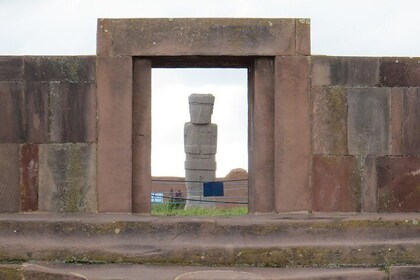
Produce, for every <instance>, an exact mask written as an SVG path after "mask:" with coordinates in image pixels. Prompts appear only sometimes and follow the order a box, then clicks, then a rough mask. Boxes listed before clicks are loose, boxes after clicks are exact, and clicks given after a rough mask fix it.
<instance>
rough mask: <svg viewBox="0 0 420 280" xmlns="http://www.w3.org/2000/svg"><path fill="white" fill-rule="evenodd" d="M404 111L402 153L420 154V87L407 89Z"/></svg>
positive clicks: (404, 96) (404, 95)
mask: <svg viewBox="0 0 420 280" xmlns="http://www.w3.org/2000/svg"><path fill="white" fill-rule="evenodd" d="M419 75H420V74H419ZM402 112H403V113H402V143H401V148H402V153H403V154H405V155H420V87H417V88H408V89H406V90H405V92H404V94H403V107H402Z"/></svg>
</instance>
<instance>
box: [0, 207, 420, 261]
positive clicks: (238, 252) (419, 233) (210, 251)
mask: <svg viewBox="0 0 420 280" xmlns="http://www.w3.org/2000/svg"><path fill="white" fill-rule="evenodd" d="M419 218H420V214H398V215H397V214H394V215H377V214H376V215H349V214H341V215H339V214H335V215H324V214H312V215H307V214H306V215H305V214H286V215H260V216H245V217H234V218H233V217H230V218H221V217H219V218H210V217H207V218H194V217H165V218H161V217H160V218H157V217H150V216H137V215H111V214H97V215H51V214H30V215H28V214H25V215H0V261H1V262H31V261H47V262H57V261H58V262H65V263H89V264H94V263H104V264H109V263H134V264H142V263H152V264H168V265H173V264H181V265H206V266H208V265H212V266H266V267H331V266H334V267H350V266H368V267H387V266H390V265H398V264H402V265H405V264H412V265H415V264H419V263H420V226H419V225H418V220H419Z"/></svg>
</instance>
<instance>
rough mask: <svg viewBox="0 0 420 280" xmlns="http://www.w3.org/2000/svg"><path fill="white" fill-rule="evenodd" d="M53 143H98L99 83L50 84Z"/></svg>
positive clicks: (51, 137)
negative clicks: (97, 92) (97, 96)
mask: <svg viewBox="0 0 420 280" xmlns="http://www.w3.org/2000/svg"><path fill="white" fill-rule="evenodd" d="M49 98H50V129H49V130H50V141H51V142H56V143H68V142H73V143H86V142H90V143H92V142H96V83H94V82H87V83H69V82H50V90H49Z"/></svg>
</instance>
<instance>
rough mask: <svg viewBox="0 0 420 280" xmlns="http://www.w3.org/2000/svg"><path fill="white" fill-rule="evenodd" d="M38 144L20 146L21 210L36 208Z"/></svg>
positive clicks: (27, 210) (33, 209)
mask: <svg viewBox="0 0 420 280" xmlns="http://www.w3.org/2000/svg"><path fill="white" fill-rule="evenodd" d="M38 175H39V146H38V145H36V144H24V145H21V146H20V209H21V211H22V212H29V211H37V210H38V178H39V177H38Z"/></svg>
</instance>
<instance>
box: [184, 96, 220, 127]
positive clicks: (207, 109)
mask: <svg viewBox="0 0 420 280" xmlns="http://www.w3.org/2000/svg"><path fill="white" fill-rule="evenodd" d="M188 102H189V103H190V116H191V122H192V123H195V124H209V123H211V115H212V114H213V104H214V96H213V95H212V94H195V93H193V94H191V95H190V96H189V97H188Z"/></svg>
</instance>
